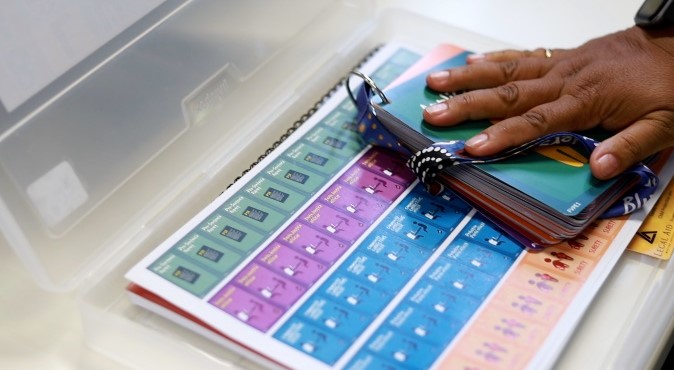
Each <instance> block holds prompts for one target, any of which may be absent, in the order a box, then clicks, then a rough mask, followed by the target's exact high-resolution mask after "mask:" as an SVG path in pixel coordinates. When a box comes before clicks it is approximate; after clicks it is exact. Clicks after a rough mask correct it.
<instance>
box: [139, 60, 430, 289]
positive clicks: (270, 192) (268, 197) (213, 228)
mask: <svg viewBox="0 0 674 370" xmlns="http://www.w3.org/2000/svg"><path fill="white" fill-rule="evenodd" d="M418 58H419V55H417V54H415V53H412V52H410V51H408V50H404V49H400V50H398V51H397V52H396V53H394V55H392V57H390V58H389V59H388V60H387V61H386V63H385V64H384V65H382V66H381V67H380V68H378V69H377V71H375V73H374V74H373V77H374V78H376V79H377V80H378V81H382V83H388V82H390V81H392V80H393V79H394V78H395V77H397V76H398V75H400V74H401V73H402V72H403V71H404V70H406V69H407V68H408V67H409V66H410V65H412V64H413V63H414V62H415V61H416V60H418ZM355 115H356V112H355V106H354V105H353V103H352V102H351V101H350V100H349V99H344V100H343V101H342V102H341V103H340V104H338V106H337V107H336V108H335V109H333V110H332V111H331V112H329V113H328V114H327V115H326V116H325V117H323V118H322V119H321V120H320V122H318V123H316V125H315V126H314V127H313V128H312V129H311V130H310V131H309V132H308V133H307V134H305V135H303V136H302V137H301V138H300V139H299V140H297V141H296V142H294V143H293V145H292V147H290V148H289V149H287V150H286V151H285V152H283V153H282V154H280V155H279V156H278V158H277V159H276V160H275V161H273V163H271V164H269V165H268V166H267V167H265V168H264V169H262V170H261V171H260V172H258V175H257V176H256V177H255V178H254V179H253V180H251V181H249V182H248V183H246V184H245V185H244V186H243V188H242V189H241V190H240V191H238V192H237V193H235V194H233V195H232V196H231V197H230V199H229V200H228V201H227V202H226V203H225V204H224V205H223V206H222V207H220V208H219V209H218V210H216V211H215V212H213V213H212V214H211V215H209V216H208V217H207V218H206V219H205V220H204V221H202V222H201V223H200V224H199V225H198V226H197V227H196V228H194V229H193V230H192V231H190V232H189V233H187V235H186V236H185V237H183V238H182V239H181V240H180V241H179V242H177V243H176V244H175V245H174V246H172V247H171V248H170V249H169V250H167V251H166V252H165V253H164V254H163V255H162V256H161V257H160V258H158V259H157V260H156V261H155V262H154V263H152V264H151V265H150V266H149V267H148V269H149V270H151V271H153V272H154V273H156V274H158V275H160V276H162V277H163V278H165V279H167V280H168V281H170V282H172V283H173V284H174V285H176V286H179V287H181V288H182V289H184V290H185V291H187V292H189V293H191V294H193V295H195V296H197V297H200V298H203V297H204V296H205V295H206V294H207V293H208V292H210V291H211V290H212V289H213V288H214V287H215V285H217V284H218V283H219V282H221V281H222V280H223V279H225V278H226V277H227V276H228V275H230V273H231V272H232V271H233V270H235V269H236V268H238V267H239V266H240V264H241V263H242V262H243V261H244V260H245V259H246V258H247V257H249V256H250V255H251V254H252V253H255V252H256V251H258V250H259V249H260V248H261V247H262V246H263V243H265V241H266V240H267V239H268V238H269V237H270V236H271V235H272V234H273V233H274V232H276V231H277V230H278V228H279V227H280V225H281V224H282V223H283V222H284V221H285V220H286V219H287V218H288V217H290V215H292V214H293V213H295V212H296V211H297V210H299V209H300V208H301V207H302V206H303V205H305V204H306V202H308V201H309V200H310V199H312V198H313V197H314V196H315V195H316V194H317V193H318V191H320V189H322V188H323V187H324V186H325V185H326V184H328V182H329V181H331V180H332V177H334V176H335V175H336V174H337V173H338V172H339V171H341V170H342V169H343V168H344V167H345V166H346V165H347V164H348V163H349V162H350V161H351V160H353V159H354V158H355V157H356V156H357V155H358V153H360V152H361V151H362V150H363V149H364V148H365V145H366V144H365V143H364V142H363V141H362V139H361V138H360V135H359V134H358V131H357V130H358V127H357V124H356V123H355V122H354V117H355ZM405 181H409V178H408V179H407V180H405ZM372 204H373V205H374V203H372ZM361 209H367V210H369V208H364V207H361ZM361 212H362V211H361ZM326 240H327V239H326ZM325 242H326V241H325V240H323V239H321V240H319V241H317V246H316V248H318V247H320V245H322V244H321V243H325ZM346 247H347V246H346V245H345V244H343V243H340V242H337V241H335V242H334V245H333V247H332V248H330V249H324V250H323V251H321V252H320V253H314V254H313V255H314V256H315V257H316V259H317V260H318V261H320V266H322V267H321V268H324V267H325V266H327V265H329V264H330V263H331V261H334V260H335V259H336V258H338V257H339V255H341V253H343V252H344V251H345V250H346ZM309 251H311V248H309V250H308V251H307V252H309ZM331 253H332V254H331ZM297 276H299V275H297Z"/></svg>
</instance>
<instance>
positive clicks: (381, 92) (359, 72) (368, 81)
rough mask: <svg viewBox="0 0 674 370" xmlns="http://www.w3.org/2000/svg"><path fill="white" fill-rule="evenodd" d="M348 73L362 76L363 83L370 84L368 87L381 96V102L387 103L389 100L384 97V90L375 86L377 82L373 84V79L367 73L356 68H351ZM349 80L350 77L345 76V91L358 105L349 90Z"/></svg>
mask: <svg viewBox="0 0 674 370" xmlns="http://www.w3.org/2000/svg"><path fill="white" fill-rule="evenodd" d="M350 74H352V75H356V76H358V77H360V78H362V79H363V81H365V83H366V84H368V85H369V86H370V88H371V89H372V90H373V91H374V92H375V93H377V95H379V97H380V98H381V101H382V103H384V104H388V103H389V100H388V99H387V98H386V95H384V92H383V91H381V89H380V88H379V87H378V86H377V84H375V83H374V81H372V79H371V78H370V77H369V76H368V75H366V74H365V73H363V72H361V71H358V70H353V71H351V72H350ZM349 80H350V79H349V78H348V77H347V78H346V91H348V92H349V97H350V98H351V100H352V101H353V102H354V103H355V104H356V105H358V101H357V99H356V97H355V96H354V95H353V91H351V87H349Z"/></svg>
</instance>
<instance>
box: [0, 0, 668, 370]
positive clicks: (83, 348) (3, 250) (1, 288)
mask: <svg viewBox="0 0 674 370" xmlns="http://www.w3.org/2000/svg"><path fill="white" fill-rule="evenodd" d="M29 1H30V0H29ZM378 3H379V4H380V5H381V6H397V7H403V8H406V9H408V10H413V11H416V12H419V13H421V14H423V15H425V16H428V17H431V18H436V19H439V20H441V21H443V22H447V23H449V24H452V25H455V26H458V27H461V28H466V29H469V30H472V31H474V32H478V33H481V34H484V35H485V36H488V37H491V38H495V39H499V40H502V41H504V42H506V43H509V44H513V45H520V46H521V47H523V48H536V47H564V48H566V47H573V46H576V45H579V44H581V43H583V42H584V41H587V40H588V39H591V38H594V37H597V36H600V35H603V34H606V33H609V32H613V31H617V30H620V29H623V28H626V27H629V26H630V25H631V24H632V19H633V15H634V12H635V11H636V9H637V8H638V6H639V5H640V3H641V0H562V1H550V0H444V1H442V0H437V1H431V0H415V1H394V0H390V1H384V0H382V1H378ZM1 7H2V5H1V4H0V9H1ZM0 11H1V10H0ZM2 53H3V51H2V50H0V58H2ZM623 258H626V257H623ZM627 258H633V257H627ZM635 263H637V264H641V263H642V262H638V261H637V262H635ZM645 263H646V264H648V262H645ZM0 271H2V272H3V276H4V278H3V279H1V280H0V369H122V368H123V367H121V366H120V365H118V364H116V363H115V362H113V361H111V360H109V359H108V358H106V357H105V356H102V355H99V354H97V353H96V352H94V351H93V350H91V349H90V348H88V347H87V345H86V343H85V342H84V339H83V336H82V324H81V322H80V317H79V313H78V310H77V307H76V304H75V301H74V297H75V294H76V292H71V293H58V294H57V293H50V292H45V291H43V290H41V289H40V288H39V287H38V286H37V285H36V284H35V283H34V282H33V279H32V277H31V276H30V274H29V273H28V271H26V269H25V268H24V267H23V266H22V265H21V264H20V262H19V260H18V259H17V257H16V256H15V255H14V252H13V251H12V249H11V248H9V246H7V245H6V243H4V242H3V241H2V240H0ZM614 278H615V277H612V278H610V279H614ZM599 299H600V301H599V302H598V304H602V302H601V300H602V299H604V298H602V297H600V298H599ZM592 335H593V333H592V331H591V330H584V331H583V332H582V333H581V334H579V336H581V337H583V338H584V339H583V340H584V341H591V340H592V338H590V337H591V336H592ZM575 355H578V356H583V355H584V354H583V352H582V350H580V349H578V348H574V347H571V348H570V349H569V350H567V351H566V352H565V353H564V356H575ZM653 356H657V353H654V354H653ZM571 363H573V361H572V362H571Z"/></svg>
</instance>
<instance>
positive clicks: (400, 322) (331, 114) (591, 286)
mask: <svg viewBox="0 0 674 370" xmlns="http://www.w3.org/2000/svg"><path fill="white" fill-rule="evenodd" d="M447 49H453V50H456V52H457V53H462V52H463V51H461V50H460V49H458V48H452V47H448V48H447ZM420 60H423V58H422V56H421V55H420V54H419V53H417V52H416V51H414V50H412V49H410V48H407V47H402V46H399V45H387V46H384V47H382V48H380V49H378V51H377V52H376V53H374V54H373V55H372V56H371V57H370V58H369V59H368V60H367V62H365V63H364V64H363V65H361V66H360V70H362V71H363V72H364V73H367V74H368V75H369V76H371V77H372V78H373V79H374V80H376V81H377V83H379V84H381V85H382V86H385V85H387V84H389V83H391V82H393V81H394V80H395V79H396V78H397V77H399V76H401V75H403V76H404V73H405V71H407V70H409V68H410V67H411V66H413V65H415V63H417V62H418V61H420ZM398 86H399V87H400V88H403V86H404V85H402V84H401V85H398ZM393 96H395V95H392V97H393ZM396 100H397V99H396ZM321 101H322V104H321V107H320V108H319V109H318V110H317V111H316V112H315V113H314V114H312V115H311V116H310V117H308V118H307V119H306V121H305V122H304V123H303V124H302V125H301V126H300V127H299V128H298V129H297V130H296V131H294V132H293V133H292V135H290V136H289V137H288V138H287V139H286V140H284V141H283V142H282V143H281V144H280V145H279V146H278V147H277V148H276V149H275V150H274V151H272V152H271V154H269V155H267V156H266V157H265V158H264V159H262V160H261V161H260V162H259V163H257V165H256V166H255V167H253V168H252V169H251V170H250V171H248V172H247V173H246V174H245V175H243V176H242V177H241V178H240V179H239V180H238V181H236V182H235V183H234V184H233V185H232V186H230V187H229V188H228V189H227V190H226V191H225V192H224V193H223V194H221V195H220V196H219V197H218V198H217V199H215V200H214V201H213V202H212V203H211V204H210V205H208V206H207V207H206V208H205V209H203V210H202V211H200V212H199V213H198V214H197V215H195V216H194V217H193V218H192V219H191V220H190V221H189V222H187V223H186V224H185V225H184V226H182V227H181V228H180V229H179V230H177V231H176V232H175V233H174V234H173V235H171V236H170V237H169V238H168V239H166V240H165V241H164V242H162V243H161V244H160V245H158V246H157V247H156V248H155V249H154V250H152V251H151V252H150V253H149V254H148V255H146V256H145V257H144V258H143V259H142V260H140V261H139V262H138V263H137V264H136V265H135V266H134V267H133V268H132V269H131V270H130V271H129V272H128V273H127V275H126V277H127V279H128V280H129V281H130V283H129V287H128V291H129V294H130V297H131V299H132V301H133V302H134V303H136V304H138V305H140V306H142V307H145V308H147V309H149V310H151V311H153V312H156V313H157V314H159V315H163V316H165V317H167V318H169V319H171V320H174V321H175V322H176V323H178V324H181V325H184V326H186V327H188V328H190V329H192V330H195V331H196V332H199V333H201V334H203V335H205V336H207V337H209V338H211V339H213V340H214V341H217V342H218V343H221V344H223V346H226V347H228V348H232V349H235V350H237V351H239V352H241V353H243V354H245V355H247V356H249V357H250V358H252V359H256V360H259V361H260V362H261V363H262V364H264V365H266V366H276V367H282V368H293V369H311V370H319V369H391V368H405V369H429V368H430V369H465V368H480V369H509V370H510V369H525V368H531V369H546V368H550V367H552V366H553V365H554V363H555V361H556V360H557V357H558V356H559V354H560V352H561V351H562V349H563V348H564V345H565V343H566V341H567V340H568V338H569V337H570V335H571V334H572V333H573V330H574V328H575V326H576V325H577V324H578V322H579V320H580V318H581V317H582V315H583V313H584V312H585V310H586V309H587V307H588V306H589V304H590V303H591V301H592V299H593V298H594V296H595V295H596V293H597V291H598V289H599V287H600V286H601V284H602V283H603V282H604V280H605V279H606V277H607V276H608V273H609V272H610V271H611V269H612V267H613V266H614V265H615V263H616V261H617V260H618V258H619V257H620V255H621V254H622V252H623V251H624V250H625V248H626V246H627V244H628V243H629V241H630V240H631V238H632V236H633V235H634V234H635V233H636V231H637V230H638V227H639V225H640V224H641V218H643V215H644V214H645V212H647V210H648V209H649V208H650V207H651V206H652V204H651V203H652V202H647V204H646V206H645V207H644V208H645V209H644V210H642V211H639V212H637V213H634V214H632V215H630V216H623V217H618V218H612V219H605V220H594V221H591V222H589V224H588V225H587V226H586V228H585V229H584V230H583V231H582V232H580V233H578V234H577V235H576V236H575V237H574V238H572V239H568V240H565V241H564V242H562V243H559V244H556V245H553V246H549V247H547V248H545V249H543V250H540V251H532V250H530V249H529V248H526V247H525V246H523V245H522V244H521V243H519V242H518V241H517V240H515V239H514V238H512V237H511V236H509V235H508V234H507V233H505V232H503V231H502V229H500V228H499V227H497V226H496V225H495V224H494V223H493V222H491V221H490V220H489V219H488V218H486V217H484V216H483V215H481V214H480V213H478V212H476V210H475V209H474V208H472V207H471V206H470V205H469V204H468V203H466V202H465V201H464V200H462V199H461V197H458V196H457V194H456V193H455V192H453V190H451V189H445V190H443V191H442V192H440V194H438V195H431V194H429V193H428V192H427V191H426V188H425V186H424V185H423V184H421V183H419V181H418V180H417V177H416V176H415V174H414V173H413V172H412V171H411V170H410V169H409V168H408V167H407V166H406V165H405V160H404V159H403V158H402V157H401V156H400V155H399V154H398V153H396V152H394V151H390V150H387V149H385V148H381V147H374V146H370V145H367V144H366V143H365V142H364V140H363V139H362V137H361V135H360V133H359V132H358V123H357V122H356V116H357V114H358V112H357V109H356V106H355V105H354V104H353V102H352V101H351V99H350V98H349V96H348V94H347V92H346V89H345V88H344V87H343V85H342V87H341V88H339V89H337V90H335V91H334V92H333V93H332V94H330V95H329V96H328V97H326V98H325V99H322V100H321ZM392 101H394V102H395V100H394V99H393V98H392ZM549 165H554V163H553V164H549ZM505 166H511V165H505ZM558 166H565V165H563V164H558ZM670 167H672V166H665V167H664V168H663V169H662V171H661V173H660V177H661V179H663V181H664V180H665V179H667V180H668V179H669V177H671V172H672V168H670ZM513 170H514V169H513V168H512V167H510V168H506V169H504V170H502V171H503V176H506V175H509V176H511V175H510V172H509V171H513ZM569 176H570V175H569ZM559 181H564V184H566V185H564V186H563V187H564V188H565V189H564V191H565V192H575V193H574V194H571V195H573V196H574V197H581V196H587V197H589V198H596V197H597V196H598V195H597V194H595V193H592V192H590V194H589V195H588V194H587V193H588V191H587V189H585V188H582V189H575V188H574V189H569V190H567V189H566V186H567V185H568V184H567V183H568V182H569V180H567V179H559ZM527 183H528V184H529V183H531V182H529V181H527ZM537 185H539V184H537ZM555 186H557V185H555ZM606 188H611V187H610V186H607V187H606ZM543 190H544V189H543ZM543 190H542V189H538V186H537V187H536V188H534V187H531V191H532V193H531V194H533V193H535V192H537V191H538V192H540V191H543ZM571 195H568V196H569V197H570V196H571ZM656 195H657V193H656ZM548 196H549V197H552V195H548ZM555 196H558V197H561V195H557V194H555ZM565 196H566V193H565ZM561 208H563V207H561ZM597 208H601V207H599V206H598V207H597ZM640 217H641V218H640Z"/></svg>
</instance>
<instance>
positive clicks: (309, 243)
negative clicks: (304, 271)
mask: <svg viewBox="0 0 674 370" xmlns="http://www.w3.org/2000/svg"><path fill="white" fill-rule="evenodd" d="M278 240H282V241H283V242H284V243H286V244H288V245H290V246H292V247H293V248H295V249H296V250H298V251H301V252H302V253H305V254H307V255H309V256H312V257H314V258H317V259H319V260H321V261H323V262H326V263H327V264H328V265H332V264H333V263H334V262H335V261H337V260H338V259H339V257H341V256H342V254H344V252H346V251H347V250H348V249H349V245H347V244H346V243H344V242H342V241H339V240H337V239H335V238H332V237H330V236H328V235H326V234H325V233H323V232H321V231H319V230H316V229H314V228H312V227H311V226H309V225H307V224H304V223H301V222H294V223H292V224H290V226H289V227H288V228H287V229H285V230H284V231H283V233H281V235H279V237H278Z"/></svg>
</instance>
